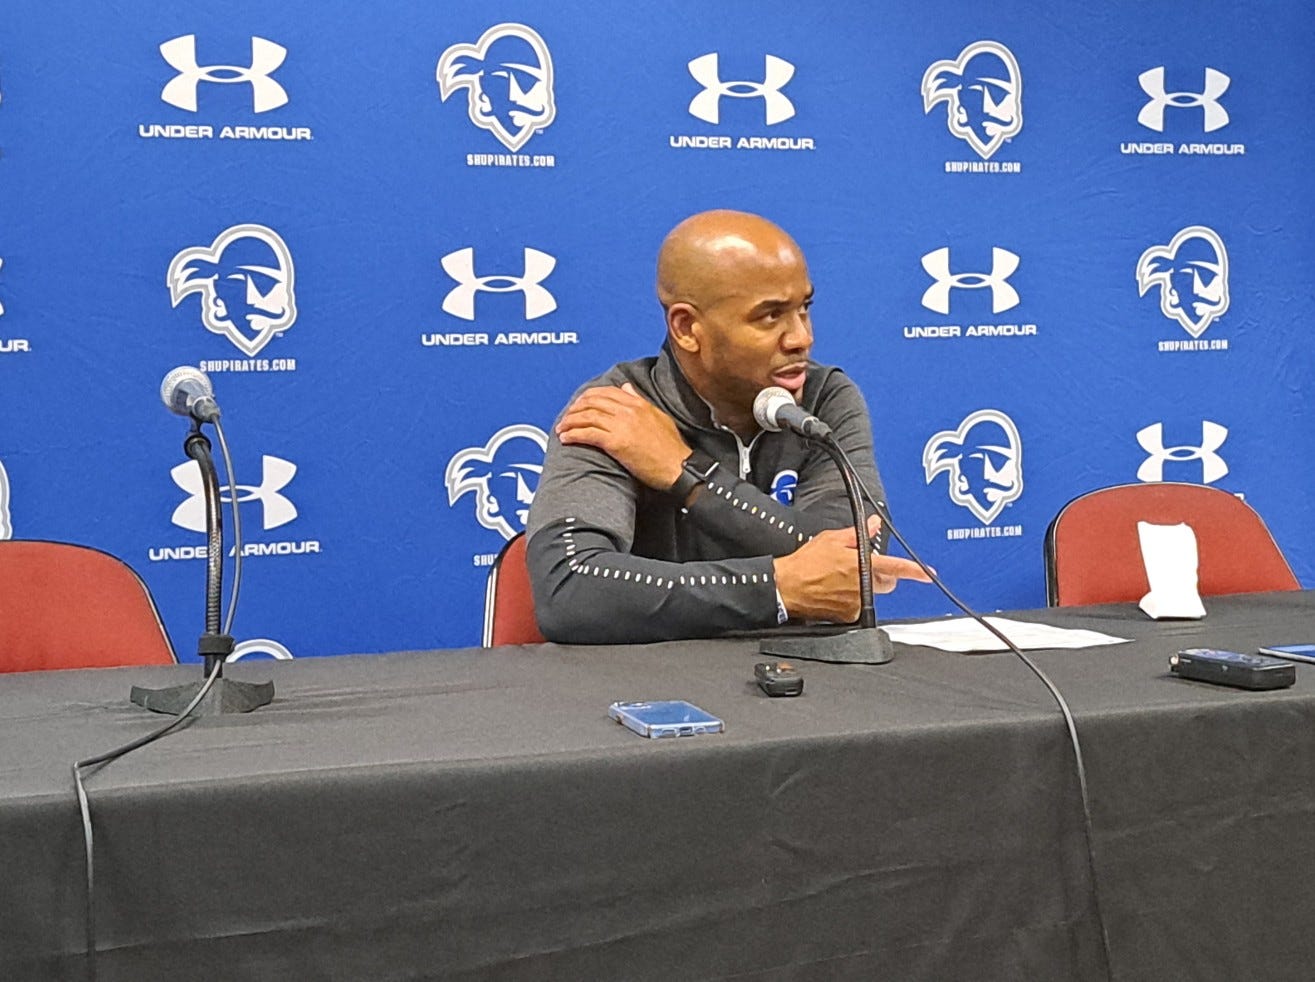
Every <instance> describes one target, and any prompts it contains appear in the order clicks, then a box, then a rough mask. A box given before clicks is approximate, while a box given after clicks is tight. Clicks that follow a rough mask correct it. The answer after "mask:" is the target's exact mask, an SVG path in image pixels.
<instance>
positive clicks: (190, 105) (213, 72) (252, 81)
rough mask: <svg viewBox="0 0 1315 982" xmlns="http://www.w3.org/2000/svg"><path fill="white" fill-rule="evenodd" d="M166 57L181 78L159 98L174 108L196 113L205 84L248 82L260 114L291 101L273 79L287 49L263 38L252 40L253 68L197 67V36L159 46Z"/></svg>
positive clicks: (165, 89)
mask: <svg viewBox="0 0 1315 982" xmlns="http://www.w3.org/2000/svg"><path fill="white" fill-rule="evenodd" d="M160 54H162V55H163V56H164V60H165V61H167V62H168V63H169V64H170V65H171V66H172V67H173V68H175V69H177V71H178V76H177V77H176V78H172V79H170V80H169V81H168V82H167V83H165V86H164V89H163V90H161V92H160V98H161V99H163V100H164V101H165V102H167V103H169V105H171V106H177V107H178V108H179V109H186V110H187V111H188V112H196V90H197V87H198V86H199V85H200V84H201V83H202V82H217V83H219V84H220V85H232V84H235V83H239V82H245V83H247V84H249V85H250V86H251V108H252V109H253V110H254V111H255V112H258V113H263V112H268V111H269V110H271V109H277V108H278V107H279V106H281V105H283V104H284V103H286V102H287V101H288V93H287V92H286V91H285V90H284V88H283V86H281V85H279V83H278V82H276V81H274V80H273V79H272V78H270V75H271V74H272V73H273V72H274V71H275V69H277V68H278V67H279V66H280V65H282V64H283V59H284V58H286V57H287V56H288V49H287V48H285V47H283V45H281V44H275V43H274V42H273V41H267V40H265V39H264V38H258V37H253V38H252V39H251V65H250V66H249V67H246V66H240V65H198V64H197V63H196V35H195V34H185V35H183V36H182V37H176V38H174V39H173V40H172V41H165V42H164V44H162V45H160Z"/></svg>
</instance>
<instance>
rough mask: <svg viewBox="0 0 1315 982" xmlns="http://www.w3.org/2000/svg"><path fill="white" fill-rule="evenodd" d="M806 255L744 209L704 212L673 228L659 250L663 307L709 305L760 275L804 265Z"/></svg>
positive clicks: (659, 291) (782, 233)
mask: <svg viewBox="0 0 1315 982" xmlns="http://www.w3.org/2000/svg"><path fill="white" fill-rule="evenodd" d="M803 263H804V258H803V254H802V253H801V252H800V251H799V246H797V245H796V244H795V241H794V239H792V238H790V236H789V235H787V234H786V233H785V231H784V230H783V229H782V228H780V226H778V225H775V224H773V223H772V222H769V221H768V220H767V219H765V218H763V217H761V216H759V215H752V214H749V213H748V212H743V211H704V212H700V213H699V214H697V215H692V216H690V217H689V218H687V219H685V220H684V221H683V222H681V223H680V224H679V225H677V226H676V227H675V228H673V229H672V230H671V231H670V233H668V234H667V237H666V239H665V240H663V242H662V248H661V249H660V250H659V251H658V262H657V294H658V300H659V301H661V303H662V306H663V307H670V306H671V305H672V304H673V303H681V302H684V303H690V304H693V305H695V306H696V307H707V306H710V305H711V304H714V303H716V302H717V301H719V300H722V299H725V298H726V297H728V296H731V295H733V294H734V293H735V292H736V290H737V288H738V286H739V284H741V283H742V282H744V281H745V280H746V279H752V278H753V277H755V276H760V275H762V273H764V272H766V271H768V270H772V269H781V268H785V267H802V266H803Z"/></svg>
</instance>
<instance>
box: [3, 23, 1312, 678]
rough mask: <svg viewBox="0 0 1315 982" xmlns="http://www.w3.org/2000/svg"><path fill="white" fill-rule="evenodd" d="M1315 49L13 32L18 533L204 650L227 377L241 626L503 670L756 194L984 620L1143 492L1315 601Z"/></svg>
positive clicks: (177, 29) (709, 37) (928, 554)
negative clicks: (1310, 106)
mask: <svg viewBox="0 0 1315 982" xmlns="http://www.w3.org/2000/svg"><path fill="white" fill-rule="evenodd" d="M1312 35H1315V15H1312V14H1311V13H1310V11H1309V8H1308V6H1307V5H1306V4H1302V3H1299V2H1296V0H1292V2H1274V3H1267V4H1263V5H1261V4H1256V5H1253V6H1250V7H1248V6H1247V5H1245V4H1239V3H1236V2H1231V0H1201V2H1198V3H1193V4H1190V5H1186V4H1144V3H1139V2H1138V3H1134V2H1130V0H1122V2H1110V3H1105V4H1095V5H1067V4H1066V5H1059V6H1058V7H1055V6H1053V5H1045V6H1044V7H1043V6H1042V5H1040V4H1037V3H1033V2H1026V0H1014V2H1010V0H999V2H992V3H966V2H962V0H959V2H950V0H917V2H912V0H898V2H886V3H882V4H866V3H846V4H831V5H818V6H815V7H814V6H810V5H801V4H798V3H787V2H784V0H758V2H754V3H739V2H722V3H713V4H708V3H695V2H692V0H682V2H670V0H664V2H657V0H636V2H634V3H632V4H628V5H621V6H618V5H615V4H608V3H601V2H597V3H566V4H533V3H516V2H505V3H492V4H490V3H488V2H479V3H475V2H448V3H444V4H432V3H420V2H401V0H396V2H391V3H385V4H376V5H367V6H361V5H355V4H352V5H345V4H344V5H334V6H333V7H332V8H329V7H327V6H326V5H324V4H311V3H307V2H303V0H289V2H287V3H283V4H277V5H273V4H267V3H260V4H256V3H225V4H222V5H220V4H214V5H193V6H191V7H189V8H187V9H184V8H183V7H180V5H177V4H165V3H150V2H145V0H141V2H135V3H130V4H126V5H114V6H112V7H104V8H100V7H94V6H93V7H88V6H86V5H83V4H74V3H70V2H68V0H60V2H43V3H40V4H38V3H36V2H35V0H20V2H18V3H16V4H15V3H11V4H9V5H8V6H7V7H6V13H5V14H4V15H0V305H2V307H3V312H2V313H0V535H5V536H8V535H12V536H15V537H23V538H54V539H65V540H72V541H79V542H85V543H88V544H92V545H96V546H98V547H100V548H103V549H106V550H108V551H111V552H114V553H116V554H117V555H120V556H121V557H123V558H124V559H126V560H128V561H129V562H130V563H131V564H132V565H133V566H134V567H136V568H137V569H138V570H139V571H140V572H141V573H142V575H143V576H144V578H145V579H146V580H147V582H148V584H149V586H150V588H151V590H152V591H153V593H154V594H155V596H156V598H157V601H158V602H159V603H160V605H161V608H162V610H163V613H164V616H165V619H166V622H167V624H168V627H169V628H170V631H171V633H172V635H173V637H174V640H175V643H176V645H177V647H179V648H180V649H181V652H182V653H183V654H184V655H188V654H189V653H190V651H191V649H192V647H193V644H194V641H195V636H196V635H197V634H198V633H199V631H200V629H201V627H202V610H203V609H202V603H201V601H202V583H203V571H204V564H203V562H202V561H201V560H200V559H198V558H196V556H197V549H198V547H199V546H201V545H202V544H203V542H204V536H203V534H202V533H201V532H200V531H198V525H197V520H198V511H197V508H198V505H197V499H196V491H197V489H198V485H197V484H196V477H195V473H194V471H191V470H189V467H191V466H194V465H188V466H184V467H179V465H180V464H183V463H184V462H185V459H184V457H183V455H182V450H181V445H182V439H183V437H184V435H185V431H186V424H185V423H184V422H183V421H182V420H180V419H179V418H177V417H174V416H171V415H169V414H168V413H167V412H166V411H165V410H164V409H163V407H162V406H161V404H160V402H159V400H158V398H157V396H156V392H157V390H158V386H159V382H160V379H161V378H162V377H163V375H164V374H165V373H166V372H167V371H168V370H169V369H171V368H173V367H174V366H176V365H180V364H192V365H198V366H200V367H202V368H204V369H205V370H206V371H207V372H208V373H209V374H210V376H211V378H212V380H213V382H214V385H215V389H216V394H217V396H218V399H219V401H220V404H221V406H222V407H223V409H224V421H225V429H226V432H227V433H228V436H229V439H230V442H231V443H232V445H233V449H234V453H235V464H236V468H237V484H238V487H237V488H236V489H235V493H236V494H237V496H238V497H239V499H240V501H241V502H242V503H241V508H242V509H243V521H244V526H245V531H246V534H247V540H248V543H249V550H250V552H251V555H250V556H249V557H248V561H247V563H246V572H245V579H244V585H243V592H244V595H243V600H242V604H241V606H240V608H239V615H238V620H237V624H236V632H235V633H236V634H237V635H238V636H239V637H243V638H251V637H269V638H274V639H277V640H279V641H282V642H283V643H285V644H287V645H288V646H289V647H290V648H291V649H292V650H293V651H294V652H295V653H296V654H297V655H312V654H329V653H336V652H344V651H382V650H389V649H398V648H418V647H425V648H427V647H440V646H456V645H468V644H473V643H477V641H478V638H479V628H480V618H481V610H482V595H483V588H484V579H485V574H486V566H487V563H488V562H489V560H490V559H491V557H492V556H493V555H494V554H495V553H496V552H497V550H498V549H499V548H500V547H501V545H502V543H503V542H504V541H505V539H506V537H508V536H509V535H510V534H512V533H513V532H514V531H517V530H519V529H520V528H521V527H522V526H523V521H524V508H525V505H526V504H527V503H528V501H529V500H530V498H532V496H533V492H534V488H535V486H536V483H537V478H538V471H539V467H540V465H541V463H542V445H543V436H542V434H543V431H544V430H546V429H547V428H549V426H550V425H551V422H552V419H553V418H554V416H555V415H556V413H557V412H558V410H559V409H560V408H561V406H562V405H563V403H564V401H565V399H566V398H567V396H568V395H569V394H570V392H571V391H572V390H573V389H574V388H575V387H576V386H577V385H578V384H579V383H580V382H581V381H582V380H583V379H585V378H587V377H589V376H592V375H594V374H596V373H598V372H599V371H601V370H603V369H605V368H606V367H607V366H609V365H610V364H612V363H613V362H615V361H618V360H621V359H626V358H633V357H639V356H642V355H645V354H650V353H652V352H653V351H654V350H655V349H656V347H657V346H658V344H659V343H660V341H661V338H662V332H663V327H662V320H661V315H660V311H659V308H658V306H657V303H656V301H655V300H654V298H653V282H652V281H653V274H652V265H653V259H654V256H655V253H656V249H657V246H658V244H659V242H660V241H661V239H662V236H663V235H664V234H665V232H666V231H667V230H668V229H669V228H670V227H671V226H672V225H673V224H675V223H676V222H677V221H679V220H680V219H681V218H683V217H685V216H686V215H688V214H691V213H693V212H695V211H699V210H702V209H705V208H710V207H733V208H741V209H747V210H751V211H757V212H760V213H762V214H764V215H767V216H768V217H770V218H772V219H773V220H775V221H777V222H778V223H780V224H781V225H783V226H784V227H785V228H787V229H788V230H789V231H790V232H791V233H792V234H793V235H794V236H795V237H796V239H797V240H798V241H799V242H800V244H801V245H802V246H803V248H804V250H805V252H806V254H807V256H808V258H809V262H810V267H811V271H812V275H813V279H814V282H815V285H816V288H817V295H818V302H817V306H816V308H815V315H816V317H815V320H816V325H817V344H816V351H815V353H816V357H818V359H819V360H822V361H827V362H833V363H838V364H841V365H843V366H845V367H846V368H847V370H848V371H849V372H850V373H851V374H852V375H853V376H854V377H855V378H856V379H857V380H858V382H859V383H860V385H861V386H862V388H863V389H864V391H865V392H866V393H867V396H868V399H869V403H870V406H871V410H872V417H873V422H874V425H875V429H876V439H877V453H878V460H879V463H880V467H881V470H882V473H883V476H884V478H885V481H886V486H887V490H888V494H889V498H890V501H891V504H892V506H893V508H894V510H895V513H896V516H897V519H898V520H899V522H900V524H901V526H902V528H903V530H904V532H905V534H906V536H907V537H909V538H910V539H911V540H912V541H913V542H914V543H915V544H916V545H917V546H918V547H919V548H920V551H921V552H922V553H923V555H924V556H925V558H926V559H927V560H928V561H929V562H931V563H932V564H933V565H935V566H936V567H937V568H938V569H939V570H940V572H941V573H942V574H943V575H944V577H945V578H946V579H947V580H948V581H949V582H950V583H951V584H952V585H954V586H955V587H957V588H958V589H959V591H960V592H961V594H962V595H963V596H964V597H965V598H966V599H967V600H969V601H970V602H972V603H974V604H976V605H978V606H980V607H983V608H988V609H995V608H1014V607H1028V606H1038V605H1040V604H1042V603H1043V602H1044V590H1043V583H1044V580H1043V572H1042V563H1041V543H1042V537H1043V534H1044V532H1045V528H1046V525H1047V524H1048V522H1049V520H1050V518H1051V517H1052V516H1053V515H1054V513H1055V512H1056V511H1057V510H1058V508H1059V507H1060V506H1061V505H1062V504H1063V503H1064V502H1065V501H1067V500H1068V499H1070V498H1071V497H1073V496H1075V495H1077V494H1079V493H1081V492H1084V491H1087V490H1090V489H1092V488H1094V487H1097V486H1100V485H1105V484H1111V483H1120V482H1126V481H1135V480H1160V479H1163V480H1184V481H1194V482H1206V483H1211V484H1214V485H1215V486H1218V487H1221V488H1225V489H1227V490H1229V491H1232V492H1236V493H1240V494H1243V495H1245V497H1246V498H1247V500H1248V501H1250V502H1251V503H1252V504H1253V505H1254V506H1255V507H1256V508H1258V509H1259V511H1260V512H1261V513H1262V514H1263V515H1264V516H1265V518H1266V520H1267V521H1268V523H1269V525H1270V527H1271V529H1272V530H1273V532H1274V534H1275V536H1276V538H1277V539H1278V541H1279V544H1280V545H1281V546H1282V547H1283V549H1284V550H1285V552H1286V553H1287V555H1288V556H1289V558H1290V559H1291V561H1292V562H1293V564H1294V566H1295V567H1296V570H1297V573H1298V575H1299V576H1300V577H1301V578H1302V580H1303V581H1304V582H1309V581H1310V580H1311V576H1312V564H1315V541H1313V540H1312V535H1311V532H1312V523H1313V521H1315V520H1313V519H1312V514H1315V512H1313V511H1312V508H1311V500H1310V499H1311V492H1310V490H1309V488H1308V486H1307V484H1306V483H1305V479H1304V478H1302V477H1301V476H1300V475H1301V474H1302V473H1304V470H1303V469H1302V468H1303V467H1304V462H1305V461H1306V460H1309V459H1310V458H1311V452H1312V450H1315V446H1313V443H1315V440H1313V438H1312V429H1311V410H1310V402H1309V399H1308V397H1307V394H1306V391H1305V390H1306V386H1307V384H1308V382H1309V380H1310V379H1311V378H1312V371H1311V368H1312V365H1311V345H1310V342H1309V340H1308V330H1309V326H1308V325H1309V323H1310V321H1311V316H1312V313H1313V312H1315V290H1313V288H1312V284H1313V283H1315V275H1313V274H1312V268H1315V266H1313V260H1315V233H1312V222H1311V218H1312V192H1311V190H1310V188H1311V183H1312V182H1311V180H1310V178H1309V175H1308V174H1307V173H1306V171H1307V166H1308V164H1309V162H1310V159H1311V153H1312V147H1315V139H1313V138H1315V122H1312V119H1311V116H1310V114H1309V113H1308V112H1306V111H1305V110H1306V106H1307V100H1306V99H1305V98H1304V95H1305V93H1308V92H1310V91H1312V90H1313V89H1315V60H1313V59H1312V58H1311V57H1310V54H1309V52H1310V50H1311V43H1312V40H1315V38H1313V37H1312ZM230 493H234V492H233V491H230ZM946 609H947V605H946V604H945V602H944V601H943V600H942V599H941V598H939V597H938V596H937V595H936V594H935V592H934V591H933V589H932V588H929V587H919V586H911V585H906V586H903V587H901V588H900V590H899V591H897V592H896V594H894V595H892V596H891V597H889V598H886V599H884V600H883V601H882V603H881V613H882V615H883V616H907V615H915V614H928V613H933V612H941V611H943V610H946Z"/></svg>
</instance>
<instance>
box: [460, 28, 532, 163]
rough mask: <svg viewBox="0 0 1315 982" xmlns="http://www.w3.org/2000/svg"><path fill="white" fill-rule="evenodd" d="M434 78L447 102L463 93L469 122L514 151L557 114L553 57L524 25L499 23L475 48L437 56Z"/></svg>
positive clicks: (466, 47)
mask: <svg viewBox="0 0 1315 982" xmlns="http://www.w3.org/2000/svg"><path fill="white" fill-rule="evenodd" d="M436 76H437V79H438V92H439V95H440V96H442V99H443V101H444V102H446V101H447V97H448V96H450V95H452V94H453V93H454V92H456V91H457V90H458V89H465V90H466V103H467V110H466V111H467V112H468V113H469V114H470V121H471V122H472V123H474V124H475V125H476V126H478V127H479V128H480V129H483V130H488V131H489V132H490V133H492V134H493V135H494V136H496V137H497V138H498V139H499V140H500V141H501V142H502V145H503V146H505V147H506V148H507V149H508V150H511V151H516V150H519V149H520V148H521V147H523V146H525V143H526V141H528V140H529V138H530V137H532V136H533V135H534V134H535V133H538V132H539V131H540V130H543V129H547V128H548V125H549V124H550V123H552V121H553V119H554V117H556V115H557V105H556V103H555V102H554V100H553V71H552V55H550V54H549V53H548V46H547V45H546V44H544V43H543V38H541V37H539V35H538V33H537V32H536V31H535V30H534V29H533V28H530V27H526V26H525V25H524V24H497V25H495V26H494V27H490V28H489V29H488V30H487V31H485V32H484V33H483V34H482V35H481V36H480V39H479V40H478V41H476V42H475V43H474V44H454V45H452V47H450V48H448V49H447V50H446V51H444V52H443V54H442V56H440V57H439V59H438V69H437V72H436Z"/></svg>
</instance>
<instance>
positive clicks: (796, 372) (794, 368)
mask: <svg viewBox="0 0 1315 982" xmlns="http://www.w3.org/2000/svg"><path fill="white" fill-rule="evenodd" d="M807 377H808V366H807V365H806V364H804V363H802V362H801V363H800V364H797V365H788V366H786V367H785V368H781V369H777V370H776V371H775V372H773V373H772V383H773V384H774V385H779V386H780V387H781V388H783V389H786V390H788V391H789V392H791V393H793V394H795V395H798V393H799V392H800V391H801V390H802V389H803V387H804V380H805V379H806V378H807Z"/></svg>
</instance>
